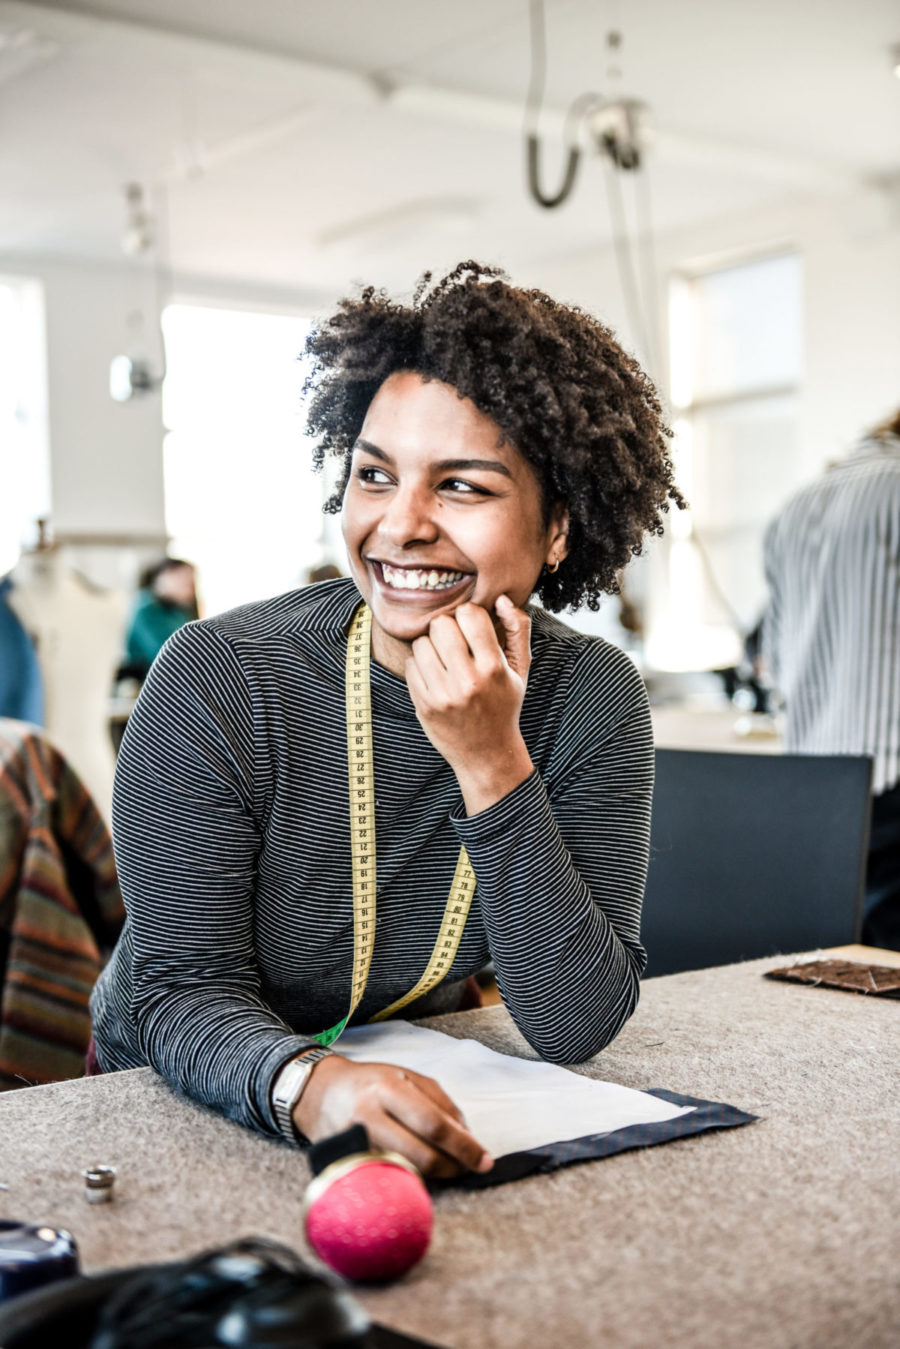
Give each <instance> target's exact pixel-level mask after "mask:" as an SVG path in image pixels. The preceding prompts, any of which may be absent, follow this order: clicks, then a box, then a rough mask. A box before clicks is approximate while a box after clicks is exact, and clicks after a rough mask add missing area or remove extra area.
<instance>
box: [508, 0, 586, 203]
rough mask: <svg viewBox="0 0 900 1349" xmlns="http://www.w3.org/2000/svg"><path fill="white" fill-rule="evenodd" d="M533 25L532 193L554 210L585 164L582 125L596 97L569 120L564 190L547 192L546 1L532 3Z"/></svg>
mask: <svg viewBox="0 0 900 1349" xmlns="http://www.w3.org/2000/svg"><path fill="white" fill-rule="evenodd" d="M529 14H530V21H531V76H530V79H529V82H528V94H527V97H526V100H525V146H526V172H527V178H528V190H529V191H530V193H531V195H532V197H533V198H534V200H535V201H536V202H537V203H538V205H539V206H543V207H545V208H546V209H547V210H552V209H553V207H554V206H561V205H562V203H563V202H564V201H565V200H566V199H567V198H568V197H569V196H570V195H571V192H572V189H573V187H574V186H575V179H576V176H577V174H578V165H579V163H580V160H581V147H580V146H579V144H578V121H579V120H580V117H581V115H582V112H583V108H584V101H585V99H586V98H588V99H590V100H591V101H592V102H593V101H595V100H596V95H594V94H589V95H584V94H582V95H581V96H580V97H579V98H577V99H576V100H575V102H574V103H573V104H572V107H571V108H570V109H569V113H568V115H567V117H566V127H565V144H566V147H567V158H566V167H565V170H564V172H563V181H562V186H561V187H560V189H559V191H558V192H556V193H547V192H544V191H543V189H542V188H541V184H540V168H541V165H540V159H541V142H540V138H539V136H538V128H539V123H540V118H541V106H542V104H543V102H544V86H545V83H546V78H547V34H546V24H545V19H544V4H543V0H531V2H530V5H529Z"/></svg>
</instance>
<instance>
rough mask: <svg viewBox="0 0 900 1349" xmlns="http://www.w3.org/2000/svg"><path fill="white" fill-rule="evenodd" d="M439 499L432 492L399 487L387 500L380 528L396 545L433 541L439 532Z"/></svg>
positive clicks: (400, 546)
mask: <svg viewBox="0 0 900 1349" xmlns="http://www.w3.org/2000/svg"><path fill="white" fill-rule="evenodd" d="M434 511H435V502H434V498H433V497H432V495H431V493H430V492H425V491H422V490H419V489H417V488H415V487H408V488H404V487H402V486H401V487H398V488H397V490H396V491H395V492H393V493H392V494H391V496H390V499H389V500H388V501H387V502H386V503H385V509H384V514H383V515H382V517H381V522H380V524H379V531H380V532H381V533H382V534H383V535H384V537H385V538H386V539H387V540H388V541H389V542H390V543H391V544H392V545H393V546H394V547H395V548H409V547H413V546H414V545H415V544H417V543H433V542H434V540H435V539H436V538H437V535H438V524H437V521H436V520H435V518H434Z"/></svg>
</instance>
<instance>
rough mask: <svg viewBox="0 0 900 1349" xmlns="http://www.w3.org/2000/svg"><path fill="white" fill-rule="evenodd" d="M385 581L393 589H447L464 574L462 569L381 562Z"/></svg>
mask: <svg viewBox="0 0 900 1349" xmlns="http://www.w3.org/2000/svg"><path fill="white" fill-rule="evenodd" d="M381 570H382V573H383V575H384V579H385V581H386V582H387V583H388V585H389V586H391V588H392V589H393V590H448V589H449V588H450V586H453V585H456V583H457V581H461V580H462V579H463V577H464V576H465V574H466V573H465V572H463V571H434V570H431V571H424V570H419V569H417V568H414V567H389V566H388V564H387V563H386V562H382V564H381Z"/></svg>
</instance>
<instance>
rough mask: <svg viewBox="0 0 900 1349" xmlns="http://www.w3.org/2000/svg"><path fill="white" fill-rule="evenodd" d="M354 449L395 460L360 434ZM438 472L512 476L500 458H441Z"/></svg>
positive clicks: (388, 461)
mask: <svg viewBox="0 0 900 1349" xmlns="http://www.w3.org/2000/svg"><path fill="white" fill-rule="evenodd" d="M353 448H354V450H362V452H363V453H364V454H371V455H372V457H373V458H375V459H380V460H381V461H382V463H384V464H392V463H393V462H394V461H393V459H392V458H391V456H390V455H389V454H387V453H385V451H384V450H382V449H380V448H379V446H377V445H373V444H372V442H371V440H364V439H363V438H362V436H359V437H358V438H357V440H356V441H355V443H354V445H353ZM434 468H435V470H436V472H438V473H466V472H470V471H471V470H472V469H481V470H483V471H485V470H486V471H487V472H488V473H502V474H503V475H504V477H507V478H511V477H512V474H511V473H510V471H509V469H508V468H507V467H506V465H505V464H501V462H500V460H499V459H440V460H438V462H437V463H436V464H435V465H434Z"/></svg>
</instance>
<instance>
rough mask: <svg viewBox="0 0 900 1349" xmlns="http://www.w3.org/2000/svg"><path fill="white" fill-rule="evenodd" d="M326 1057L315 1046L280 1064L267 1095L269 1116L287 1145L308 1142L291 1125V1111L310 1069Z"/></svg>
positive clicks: (303, 1088) (318, 1047)
mask: <svg viewBox="0 0 900 1349" xmlns="http://www.w3.org/2000/svg"><path fill="white" fill-rule="evenodd" d="M330 1055H331V1050H330V1049H325V1048H324V1047H323V1046H322V1045H315V1046H314V1047H313V1048H311V1049H307V1050H305V1051H301V1053H299V1054H297V1055H295V1057H294V1058H292V1059H288V1061H287V1063H284V1064H282V1066H281V1068H279V1070H278V1073H277V1074H276V1076H275V1080H274V1082H273V1083H272V1095H271V1100H272V1114H273V1115H274V1116H275V1123H276V1124H277V1125H278V1128H279V1130H280V1131H281V1134H282V1137H283V1138H285V1139H286V1140H287V1141H288V1142H289V1143H295V1144H296V1143H303V1144H306V1143H308V1142H309V1139H308V1138H305V1137H304V1135H303V1134H302V1133H301V1132H300V1130H299V1129H298V1128H297V1126H296V1125H295V1124H294V1110H295V1108H296V1105H297V1102H298V1101H299V1100H300V1097H301V1096H302V1095H303V1092H304V1090H305V1088H306V1084H307V1082H308V1081H309V1075H310V1073H311V1072H312V1070H313V1068H314V1067H315V1065H316V1064H317V1063H318V1062H319V1060H320V1059H324V1058H328V1057H329V1056H330Z"/></svg>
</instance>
